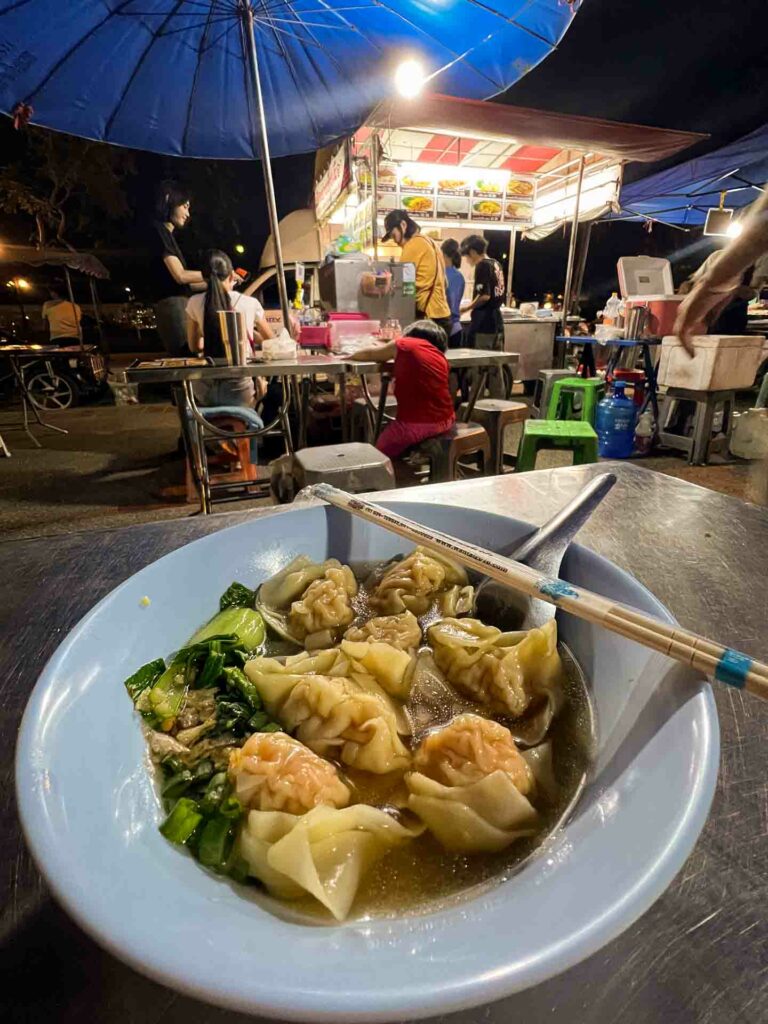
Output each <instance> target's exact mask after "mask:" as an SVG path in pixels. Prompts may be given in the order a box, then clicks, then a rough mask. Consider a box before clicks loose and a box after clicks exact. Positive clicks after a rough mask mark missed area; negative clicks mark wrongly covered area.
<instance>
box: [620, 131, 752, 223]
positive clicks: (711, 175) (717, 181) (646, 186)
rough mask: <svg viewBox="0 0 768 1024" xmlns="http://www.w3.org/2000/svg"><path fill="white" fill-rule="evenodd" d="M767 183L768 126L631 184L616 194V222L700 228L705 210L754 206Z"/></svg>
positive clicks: (705, 213) (705, 214) (704, 218)
mask: <svg viewBox="0 0 768 1024" xmlns="http://www.w3.org/2000/svg"><path fill="white" fill-rule="evenodd" d="M766 181H768V124H765V125H763V127H762V128H758V129H757V131H754V132H751V133H750V134H749V135H745V136H744V138H742V139H738V140H737V141H736V142H732V143H730V144H729V145H727V146H723V147H722V149H716V150H714V152H712V153H707V154H706V155H705V156H699V157H694V158H693V159H692V160H686V161H685V163H682V164H678V165H677V167H670V168H669V169H668V170H666V171H660V172H659V173H658V174H652V175H650V176H649V177H648V178H643V179H642V180H641V181H636V182H633V183H632V184H631V185H627V186H626V187H625V188H623V189H622V190H621V195H620V203H621V213H620V214H618V215H616V214H614V215H613V219H614V220H616V219H619V220H644V219H655V220H659V221H664V222H665V223H667V224H680V225H683V226H685V227H693V226H697V225H701V224H703V223H704V221H705V220H706V216H707V210H708V209H711V208H712V207H717V206H719V205H720V196H721V193H723V192H725V193H726V197H725V206H726V207H731V208H733V209H738V208H739V207H742V206H748V205H749V204H750V203H753V202H754V201H755V200H756V199H757V198H758V196H759V195H760V193H761V192H762V190H763V185H764V184H765V182H766Z"/></svg>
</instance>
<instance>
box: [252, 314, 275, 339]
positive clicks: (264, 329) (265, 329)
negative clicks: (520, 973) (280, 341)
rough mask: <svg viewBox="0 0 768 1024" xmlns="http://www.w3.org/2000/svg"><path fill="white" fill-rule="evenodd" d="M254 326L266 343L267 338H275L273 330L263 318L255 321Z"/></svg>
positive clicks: (257, 318)
mask: <svg viewBox="0 0 768 1024" xmlns="http://www.w3.org/2000/svg"><path fill="white" fill-rule="evenodd" d="M253 326H254V329H255V331H256V333H257V334H258V335H259V337H260V338H261V340H262V341H265V340H266V339H267V338H274V336H275V335H274V334H273V332H272V328H271V327H270V326H269V324H268V323H267V321H266V320H265V318H264V317H263V316H257V317H256V318H255V319H254V321H253Z"/></svg>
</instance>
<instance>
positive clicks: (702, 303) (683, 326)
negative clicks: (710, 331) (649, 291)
mask: <svg viewBox="0 0 768 1024" xmlns="http://www.w3.org/2000/svg"><path fill="white" fill-rule="evenodd" d="M730 298H731V290H730V289H729V290H728V291H727V292H725V293H723V292H722V291H713V290H712V289H711V288H709V287H708V286H707V282H706V279H702V280H701V281H699V282H698V284H696V285H695V286H694V288H693V289H692V291H690V292H689V293H688V294H687V295H686V297H685V298H684V299H683V301H682V302H681V303H680V308H679V309H678V312H677V319H676V320H675V327H674V332H675V335H676V336H677V337H678V338H679V339H680V341H681V343H682V346H683V348H684V349H685V351H686V352H687V353H688V355H689V356H690V357H691V358H693V356H694V354H695V353H694V349H693V337H694V335H696V334H704V333H705V332H706V327H705V319H706V316H707V314H708V313H710V312H711V311H712V310H714V309H716V308H717V307H722V306H725V305H726V304H727V303H728V301H729V300H730Z"/></svg>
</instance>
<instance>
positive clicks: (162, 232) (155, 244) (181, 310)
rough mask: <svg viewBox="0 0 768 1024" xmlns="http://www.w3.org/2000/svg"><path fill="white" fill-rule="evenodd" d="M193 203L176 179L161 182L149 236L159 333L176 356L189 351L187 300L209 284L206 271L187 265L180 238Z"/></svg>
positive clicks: (162, 340)
mask: <svg viewBox="0 0 768 1024" xmlns="http://www.w3.org/2000/svg"><path fill="white" fill-rule="evenodd" d="M189 206H190V196H189V192H188V191H187V190H186V189H185V188H183V187H182V186H181V185H178V184H176V183H175V182H172V181H164V182H162V183H161V184H160V186H159V188H158V190H157V194H156V196H155V210H154V217H153V221H152V230H151V232H150V239H149V246H150V250H151V258H152V276H151V281H152V285H151V288H152V300H153V302H154V309H155V320H156V322H157V333H158V335H159V336H160V341H161V342H162V345H163V348H164V349H165V351H166V352H168V353H169V355H172V356H180V355H185V354H186V349H187V317H186V306H187V300H188V299H189V296H190V295H191V294H192V293H193V292H201V291H203V289H204V288H205V282H204V281H203V275H202V274H201V273H200V271H199V270H190V269H189V268H188V267H187V262H186V259H185V258H184V253H183V252H182V251H181V249H180V247H179V243H178V241H177V239H176V231H177V230H180V229H182V228H183V227H184V226H185V225H186V223H187V221H188V220H189Z"/></svg>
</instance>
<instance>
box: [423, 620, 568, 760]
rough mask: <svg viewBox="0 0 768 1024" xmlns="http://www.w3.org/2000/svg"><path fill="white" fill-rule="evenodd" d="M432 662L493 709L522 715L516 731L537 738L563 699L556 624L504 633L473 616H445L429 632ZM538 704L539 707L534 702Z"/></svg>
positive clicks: (524, 737)
mask: <svg viewBox="0 0 768 1024" xmlns="http://www.w3.org/2000/svg"><path fill="white" fill-rule="evenodd" d="M428 636H429V642H430V644H431V645H432V648H433V651H434V655H435V662H436V664H437V666H438V668H439V669H440V670H441V671H442V672H443V673H444V674H445V676H446V679H447V680H448V682H449V683H451V685H453V686H455V687H456V688H457V689H458V690H459V691H460V692H461V693H463V694H464V695H465V696H467V697H469V698H471V699H472V700H475V701H477V702H478V703H480V704H482V705H484V706H485V707H487V708H489V709H490V710H491V711H493V712H495V713H496V714H502V715H509V716H511V717H512V718H515V719H521V718H522V716H523V715H525V714H526V713H527V712H528V711H529V709H532V713H531V715H530V719H529V720H528V721H524V722H522V721H521V722H518V723H516V727H515V730H514V733H515V736H516V737H517V738H519V739H521V740H522V741H523V742H525V743H527V744H531V745H533V744H536V743H538V742H540V741H541V740H542V739H543V737H544V735H545V734H546V732H547V730H548V729H549V726H550V724H551V722H552V718H553V717H554V715H555V714H556V713H557V711H558V710H559V709H560V707H561V706H562V702H563V688H562V683H563V676H564V672H563V664H562V661H561V659H560V655H559V653H558V650H557V626H556V624H555V620H554V619H552V620H551V621H550V622H548V623H546V625H544V626H542V627H540V628H536V629H531V630H528V631H527V632H525V631H524V632H515V633H502V632H501V631H500V630H498V629H496V627H495V626H486V625H484V623H482V622H480V621H479V620H477V619H455V618H453V619H444V620H442V621H441V622H438V623H435V625H434V626H431V627H430V629H429V631H428ZM537 705H538V706H537Z"/></svg>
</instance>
